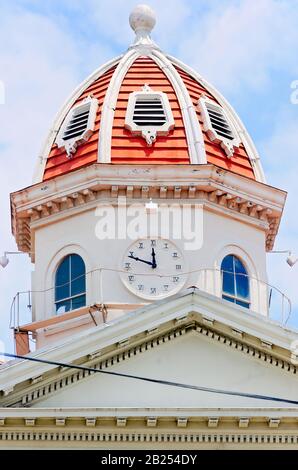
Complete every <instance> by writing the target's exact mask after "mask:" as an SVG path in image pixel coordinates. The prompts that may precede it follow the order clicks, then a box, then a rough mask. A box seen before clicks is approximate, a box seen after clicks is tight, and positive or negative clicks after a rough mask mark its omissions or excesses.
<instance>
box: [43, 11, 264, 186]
mask: <svg viewBox="0 0 298 470" xmlns="http://www.w3.org/2000/svg"><path fill="white" fill-rule="evenodd" d="M130 24H131V26H132V28H133V29H134V31H135V33H136V39H135V42H134V44H133V45H132V46H130V47H129V49H128V51H127V52H126V53H124V54H123V55H122V56H120V57H117V58H115V59H114V60H112V61H110V62H109V63H108V64H105V65H104V66H102V67H100V68H99V69H98V70H97V71H95V72H94V73H93V74H92V75H91V76H90V77H89V78H87V80H85V81H84V82H83V83H82V84H81V85H80V86H79V87H78V88H77V90H75V92H74V93H73V94H72V96H71V97H70V98H69V100H68V101H67V102H66V104H65V105H64V106H63V108H62V110H61V111H60V112H59V113H58V116H57V119H56V120H55V122H54V125H53V127H52V129H51V130H50V132H49V135H48V137H47V139H46V144H45V146H44V148H43V151H42V155H41V158H39V160H38V164H37V168H36V173H35V182H36V183H37V182H41V181H46V180H50V179H52V178H55V177H57V176H60V175H64V174H67V173H69V172H72V171H74V170H77V169H78V168H82V167H85V166H88V165H92V164H94V163H97V162H98V163H111V164H134V165H139V164H159V165H160V164H165V165H166V164H171V165H172V164H176V165H180V164H206V163H212V164H215V165H217V166H219V167H221V168H224V169H226V170H230V171H232V172H235V173H237V174H239V175H242V176H246V177H248V178H251V179H255V180H257V181H261V182H265V180H264V175H263V171H262V168H261V164H260V161H259V156H258V153H257V151H256V149H255V147H254V144H253V142H252V140H251V139H250V137H249V135H248V133H247V131H246V129H245V128H244V126H243V124H242V122H241V121H240V118H239V116H238V115H237V114H236V113H235V111H234V110H233V108H232V107H231V105H230V104H229V103H228V102H227V101H226V100H225V99H224V98H223V97H222V95H221V94H220V93H219V92H218V91H217V90H216V89H215V88H214V87H213V86H211V85H210V84H208V83H207V82H206V81H205V80H204V79H203V78H202V77H200V76H199V75H198V74H197V73H196V72H195V71H193V70H192V69H191V68H189V67H188V66H186V65H185V64H183V63H181V62H180V61H179V60H177V59H175V58H173V57H170V56H169V55H167V54H165V53H163V52H162V51H161V50H160V49H159V47H158V46H157V45H156V44H155V43H154V42H153V41H152V39H151V37H150V33H151V29H152V28H153V26H154V24H155V15H154V12H152V10H151V9H150V8H149V7H146V6H144V5H143V6H139V7H136V9H135V10H134V11H133V12H132V14H131V16H130ZM144 25H145V26H144ZM144 86H145V87H146V86H147V87H148V86H149V88H150V90H151V91H152V92H163V93H164V94H165V95H166V96H167V99H168V101H169V105H170V111H171V113H172V116H173V119H174V126H172V127H171V128H170V129H169V130H168V132H163V133H161V132H160V133H159V132H157V138H156V140H155V142H154V143H153V144H152V145H148V142H146V140H145V139H144V138H143V136H142V135H138V134H137V133H133V132H132V131H131V130H130V129H129V128H128V127H127V125H126V115H127V109H128V106H129V99H130V95H131V94H132V93H134V92H141V90H142V89H143V87H144ZM88 97H89V98H90V99H91V98H92V99H96V100H97V103H98V106H97V110H96V116H95V122H94V126H93V127H92V132H91V135H88V138H87V139H86V140H84V139H83V141H82V142H80V143H79V145H78V146H77V148H76V149H75V151H74V152H73V153H72V154H69V153H68V152H67V149H66V148H65V147H63V146H58V145H57V135H59V132H60V133H61V129H63V126H65V123H66V121H67V119H68V117H69V114H70V112H71V110H72V109H73V108H74V107H76V106H77V105H79V104H82V103H83V102H84V99H86V98H88ZM202 98H203V99H206V100H208V101H209V102H210V103H213V104H215V105H217V106H220V109H222V111H223V113H224V116H225V118H224V119H227V121H228V123H229V124H230V125H231V126H232V128H233V129H234V131H235V134H237V140H238V141H239V142H238V143H236V144H235V145H234V147H233V149H232V152H230V154H228V152H227V151H226V148H225V147H224V146H223V145H222V144H223V143H222V142H221V141H220V139H217V138H216V137H214V133H212V132H209V130H208V128H207V127H208V126H207V124H206V120H205V119H204V116H203V114H202V109H201V108H200V105H199V101H198V100H200V99H202ZM206 126H207V127H206ZM228 143H229V142H228Z"/></svg>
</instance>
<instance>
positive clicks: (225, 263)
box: [221, 255, 234, 273]
mask: <svg viewBox="0 0 298 470" xmlns="http://www.w3.org/2000/svg"><path fill="white" fill-rule="evenodd" d="M233 258H234V256H233V255H228V256H226V257H225V258H224V259H223V260H222V263H221V270H222V271H229V272H231V273H232V272H233V271H234V265H233Z"/></svg>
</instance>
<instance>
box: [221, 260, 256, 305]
mask: <svg viewBox="0 0 298 470" xmlns="http://www.w3.org/2000/svg"><path fill="white" fill-rule="evenodd" d="M229 256H232V257H233V271H225V270H223V269H222V265H223V262H224V260H225V259H226V258H227V257H229ZM235 259H237V260H238V261H239V262H240V263H241V265H242V267H243V269H244V270H245V274H244V273H237V271H236V267H235ZM220 274H221V297H222V299H224V300H226V301H228V302H231V303H234V304H236V305H239V306H242V307H243V308H247V309H251V304H252V300H251V285H250V277H249V272H248V269H247V267H246V265H245V263H244V262H243V260H242V259H241V258H240V257H239V256H237V255H235V254H234V253H228V254H226V255H225V256H224V257H223V259H222V261H221V265H220ZM225 274H231V275H232V276H233V286H234V292H235V294H231V293H229V292H226V291H224V275H225ZM237 276H245V277H246V278H247V288H248V295H247V297H242V296H239V295H238V288H237ZM244 304H245V305H244Z"/></svg>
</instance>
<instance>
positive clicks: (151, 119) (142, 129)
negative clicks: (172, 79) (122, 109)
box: [125, 84, 175, 146]
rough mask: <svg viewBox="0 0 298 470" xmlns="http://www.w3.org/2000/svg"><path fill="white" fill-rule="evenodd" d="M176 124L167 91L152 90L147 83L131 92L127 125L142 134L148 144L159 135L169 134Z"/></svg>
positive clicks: (126, 118) (131, 129)
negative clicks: (139, 89) (140, 88)
mask: <svg viewBox="0 0 298 470" xmlns="http://www.w3.org/2000/svg"><path fill="white" fill-rule="evenodd" d="M174 125H175V123H174V118H173V113H172V110H171V106H170V103H169V99H168V97H167V95H166V93H163V92H162V91H155V90H152V89H151V88H150V86H149V85H147V84H145V85H144V86H143V87H142V90H141V91H134V92H132V93H130V95H129V99H128V107H127V111H126V116H125V127H126V128H127V129H129V130H130V131H131V132H132V133H133V134H134V135H141V136H142V137H143V138H144V139H145V140H146V142H147V145H149V146H151V145H153V144H154V142H155V141H156V138H157V136H158V135H168V133H169V132H170V130H172V129H173V128H174Z"/></svg>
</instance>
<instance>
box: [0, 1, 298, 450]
mask: <svg viewBox="0 0 298 470" xmlns="http://www.w3.org/2000/svg"><path fill="white" fill-rule="evenodd" d="M129 21H130V25H131V28H132V29H133V31H134V33H135V38H134V41H133V43H132V44H131V45H130V46H129V47H128V49H127V51H126V52H124V53H123V54H121V55H120V56H119V57H116V58H115V59H112V60H111V61H109V62H108V63H106V64H104V65H102V66H101V67H99V68H98V69H97V70H96V71H95V72H94V73H93V74H92V75H90V76H89V77H88V78H86V80H85V81H84V82H83V83H82V84H80V85H79V86H78V87H77V89H76V90H74V92H73V93H72V95H71V96H70V97H69V99H68V100H67V101H66V103H65V104H64V105H63V107H62V108H61V109H60V111H59V113H58V115H57V118H56V120H55V121H54V123H53V125H52V127H51V129H50V130H49V133H48V135H47V138H46V141H45V144H44V147H43V149H42V151H41V153H40V155H39V157H38V159H37V163H36V170H35V174H34V182H33V184H32V185H31V186H29V187H27V188H25V189H22V190H20V191H17V192H15V193H13V194H12V195H11V209H12V229H13V234H14V236H15V238H16V241H17V244H18V248H19V250H20V251H22V252H25V253H28V255H29V256H30V257H31V259H32V262H33V263H34V272H33V273H32V292H30V296H29V299H28V302H26V303H28V304H29V307H30V312H31V313H32V318H31V319H30V322H29V323H28V322H26V321H24V320H23V318H22V312H21V311H18V303H16V304H15V313H16V315H15V318H14V325H13V326H14V333H15V344H16V353H17V355H18V360H16V361H12V362H8V363H6V364H4V365H1V366H0V448H10V447H13V448H14V449H15V448H26V449H27V448H49V449H53V448H55V449H58V448H59V449H64V448H67V447H70V448H72V449H77V448H80V449H83V448H84V449H95V448H96V449H118V450H119V449H126V450H127V449H132V448H135V449H137V448H139V449H144V448H146V449H162V450H163V449H164V448H165V447H168V448H171V449H172V448H173V449H181V448H185V449H186V448H187V449H195V450H197V449H210V448H216V449H219V448H225V449H227V448H230V449H243V448H258V449H261V448H262V449H263V448H278V449H280V448H287V449H289V448H293V449H294V448H296V447H297V443H298V431H297V419H298V413H297V407H294V406H293V405H295V406H296V405H297V393H296V391H297V375H298V366H297V364H298V352H297V344H298V335H297V332H295V331H292V330H290V329H289V328H287V327H286V320H287V318H288V314H289V313H290V310H289V303H288V299H287V297H286V296H285V295H283V294H281V292H280V291H278V290H277V291H276V293H277V294H278V295H279V299H278V300H279V302H278V303H276V299H275V297H274V290H273V288H272V287H271V286H270V285H269V284H268V280H267V269H266V254H267V253H268V252H270V251H271V250H272V249H273V246H274V241H275V237H276V235H277V232H278V228H279V224H280V220H281V216H282V211H283V207H284V204H285V199H286V193H285V192H284V191H282V190H280V189H277V188H273V187H272V186H269V185H268V184H267V183H266V181H265V177H264V173H263V170H262V166H261V162H260V157H259V154H258V152H257V150H256V148H255V146H254V143H253V140H252V139H251V137H250V135H249V134H248V132H247V130H246V129H245V126H244V124H243V123H242V122H241V120H240V118H239V116H238V114H237V113H236V112H235V110H234V109H233V108H232V106H231V105H230V104H229V102H228V101H227V100H226V99H225V98H224V97H223V96H222V95H221V94H220V92H219V91H218V90H217V89H216V88H214V87H213V86H212V85H211V84H210V83H208V82H207V81H206V80H205V79H204V78H202V77H201V76H200V75H199V74H198V73H197V72H196V71H194V70H193V69H191V68H190V67H189V66H187V65H185V64H184V63H182V62H181V61H180V60H178V59H176V58H174V57H172V56H170V55H168V54H167V53H165V52H163V51H161V49H160V48H159V46H158V45H157V44H156V43H155V42H154V41H153V39H152V38H151V32H152V30H153V28H154V26H155V23H156V17H155V13H154V12H153V11H152V9H151V8H149V7H148V6H146V5H139V6H137V7H136V8H135V9H134V10H133V12H132V13H131V15H130V18H129ZM55 86H57V85H55ZM16 298H17V299H20V297H19V296H17V297H16ZM29 338H33V339H34V340H36V349H35V350H34V351H33V350H31V351H30V350H29ZM276 402H278V403H276ZM24 408H25V409H24Z"/></svg>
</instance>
